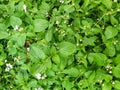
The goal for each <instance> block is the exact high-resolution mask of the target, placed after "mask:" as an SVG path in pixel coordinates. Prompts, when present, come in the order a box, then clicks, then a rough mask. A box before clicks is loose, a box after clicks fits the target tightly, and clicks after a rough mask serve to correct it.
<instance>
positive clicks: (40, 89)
mask: <svg viewBox="0 0 120 90" xmlns="http://www.w3.org/2000/svg"><path fill="white" fill-rule="evenodd" d="M35 90H44V89H43V88H42V87H39V88H35Z"/></svg>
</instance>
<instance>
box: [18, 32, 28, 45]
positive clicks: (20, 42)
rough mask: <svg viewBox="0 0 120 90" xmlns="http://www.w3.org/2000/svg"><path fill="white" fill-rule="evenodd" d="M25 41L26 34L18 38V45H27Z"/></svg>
mask: <svg viewBox="0 0 120 90" xmlns="http://www.w3.org/2000/svg"><path fill="white" fill-rule="evenodd" d="M25 41H26V34H20V35H19V36H18V38H17V44H18V45H19V46H21V47H22V46H24V45H25Z"/></svg>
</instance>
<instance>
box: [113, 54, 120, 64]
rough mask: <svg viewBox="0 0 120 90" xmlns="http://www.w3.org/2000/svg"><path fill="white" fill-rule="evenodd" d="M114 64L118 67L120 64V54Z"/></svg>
mask: <svg viewBox="0 0 120 90" xmlns="http://www.w3.org/2000/svg"><path fill="white" fill-rule="evenodd" d="M113 62H114V63H115V64H116V65H118V64H120V54H117V56H116V57H115V59H114V60H113Z"/></svg>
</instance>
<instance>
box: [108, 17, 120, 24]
mask: <svg viewBox="0 0 120 90" xmlns="http://www.w3.org/2000/svg"><path fill="white" fill-rule="evenodd" d="M110 21H111V24H112V25H117V24H118V20H117V19H116V18H115V17H114V16H113V15H111V16H110Z"/></svg>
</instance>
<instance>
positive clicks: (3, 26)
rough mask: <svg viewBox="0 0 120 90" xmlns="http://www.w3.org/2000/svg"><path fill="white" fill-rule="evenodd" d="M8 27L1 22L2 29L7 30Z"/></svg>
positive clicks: (0, 27) (0, 28)
mask: <svg viewBox="0 0 120 90" xmlns="http://www.w3.org/2000/svg"><path fill="white" fill-rule="evenodd" d="M6 29H7V28H6V26H5V24H3V23H0V31H4V30H6Z"/></svg>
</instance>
